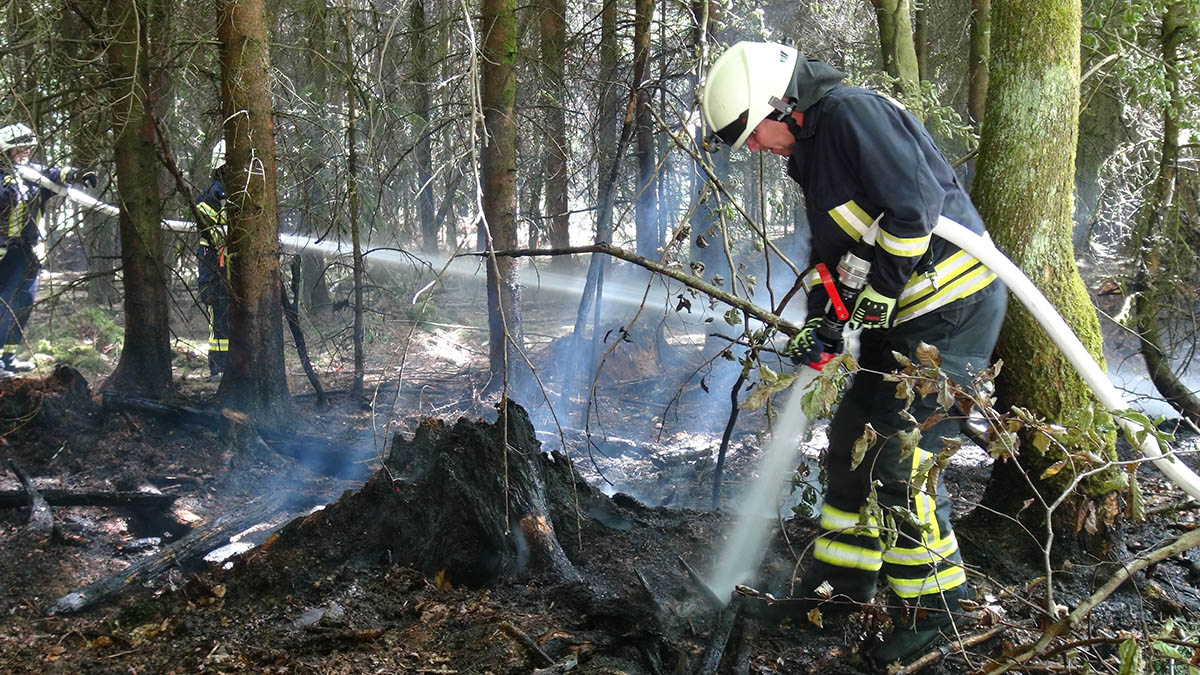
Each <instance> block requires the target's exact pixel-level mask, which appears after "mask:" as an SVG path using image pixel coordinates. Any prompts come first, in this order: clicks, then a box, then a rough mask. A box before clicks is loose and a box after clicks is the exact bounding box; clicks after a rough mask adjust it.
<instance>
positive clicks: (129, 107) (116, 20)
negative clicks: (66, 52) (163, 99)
mask: <svg viewBox="0 0 1200 675" xmlns="http://www.w3.org/2000/svg"><path fill="white" fill-rule="evenodd" d="M149 4H150V3H148V2H146V1H145V0H113V1H112V2H109V3H108V4H107V5H106V10H107V15H108V16H107V19H108V23H109V25H111V26H113V27H114V30H115V33H114V34H113V36H112V39H111V40H110V41H109V43H108V49H107V55H108V69H109V73H110V74H111V75H112V79H111V91H112V94H113V104H112V110H113V120H112V121H113V136H114V137H115V138H116V146H115V149H114V154H115V157H116V165H117V188H118V193H117V197H118V200H119V201H120V205H121V212H120V216H119V222H120V228H121V267H122V270H123V273H124V282H125V283H124V291H125V293H124V298H125V341H124V344H123V346H122V349H121V359H120V361H118V362H117V367H116V370H115V371H113V374H112V375H110V376H109V378H108V380H107V382H106V386H107V387H112V388H115V389H121V390H125V391H136V392H139V393H141V394H144V395H147V396H154V397H157V396H161V395H162V394H164V393H166V391H167V390H168V389H169V388H170V386H171V341H170V340H171V332H170V327H169V321H168V315H167V307H168V297H167V287H166V279H167V276H168V272H167V271H166V269H165V267H166V265H165V264H164V260H163V257H164V256H163V250H164V249H163V229H162V225H161V223H162V200H161V199H160V198H159V193H158V157H157V156H156V154H155V147H156V143H155V131H154V120H153V119H152V117H151V114H150V105H151V102H150V98H151V94H152V90H151V87H150V58H149V54H150V49H149V47H150V43H149V37H148V34H147V30H148V28H149V26H150V18H149V15H148V8H149Z"/></svg>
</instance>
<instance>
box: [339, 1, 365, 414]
mask: <svg viewBox="0 0 1200 675" xmlns="http://www.w3.org/2000/svg"><path fill="white" fill-rule="evenodd" d="M345 10H346V11H345V16H344V17H343V18H344V23H343V24H342V25H343V27H344V28H345V29H346V33H345V38H346V198H347V201H348V202H349V206H350V246H351V250H352V251H353V253H352V255H353V257H354V329H353V335H354V382H353V383H351V385H350V395H351V396H355V397H357V396H362V393H363V380H364V378H365V375H366V373H365V372H364V362H365V359H366V357H365V353H364V351H363V312H364V311H365V310H366V308H365V307H363V281H364V279H363V273H364V272H365V268H366V265H365V263H364V261H363V242H362V228H361V226H360V224H359V203H358V134H357V129H356V126H357V124H358V108H357V107H356V106H357V102H358V97H357V96H356V94H355V87H354V72H355V71H354V32H353V30H352V29H351V25H350V21H351V18H352V16H351V13H350V0H346V4H345Z"/></svg>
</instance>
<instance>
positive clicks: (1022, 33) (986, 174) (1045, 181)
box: [974, 0, 1124, 531]
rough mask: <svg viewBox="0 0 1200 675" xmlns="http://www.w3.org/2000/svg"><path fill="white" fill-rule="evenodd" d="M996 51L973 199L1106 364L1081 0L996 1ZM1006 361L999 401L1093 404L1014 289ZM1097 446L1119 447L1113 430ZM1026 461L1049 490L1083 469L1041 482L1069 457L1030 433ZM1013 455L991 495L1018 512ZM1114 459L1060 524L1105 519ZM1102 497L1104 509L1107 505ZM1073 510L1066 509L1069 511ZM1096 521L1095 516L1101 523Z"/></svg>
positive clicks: (1074, 419) (1076, 413)
mask: <svg viewBox="0 0 1200 675" xmlns="http://www.w3.org/2000/svg"><path fill="white" fill-rule="evenodd" d="M992 29H993V40H992V41H991V44H992V60H991V64H990V65H991V68H990V70H991V73H990V76H991V81H990V84H989V87H988V99H987V110H986V113H985V117H984V124H983V138H982V140H981V147H980V155H979V173H978V175H977V176H976V179H975V185H974V199H975V203H976V205H977V206H978V207H979V211H980V213H981V214H982V215H983V219H984V222H986V223H987V224H988V228H989V230H990V231H991V233H992V237H993V238H994V239H995V242H996V245H997V246H998V247H999V248H1000V249H1001V250H1002V251H1004V252H1005V253H1006V254H1008V255H1009V256H1010V257H1011V258H1012V260H1013V261H1014V262H1015V263H1016V264H1017V265H1018V266H1019V267H1020V268H1021V269H1022V270H1023V271H1024V272H1025V274H1026V275H1027V276H1028V277H1029V278H1030V279H1031V280H1032V281H1033V282H1034V283H1035V284H1036V285H1037V286H1038V287H1039V288H1040V289H1041V290H1042V292H1043V293H1045V295H1046V297H1047V298H1048V299H1049V300H1050V302H1051V303H1052V304H1053V305H1054V306H1055V307H1056V308H1057V309H1058V311H1059V313H1061V314H1062V315H1063V318H1064V319H1066V322H1067V324H1068V325H1069V326H1070V327H1071V329H1072V330H1074V331H1075V333H1076V334H1077V335H1078V336H1079V339H1080V340H1081V341H1082V342H1083V344H1084V345H1085V346H1086V347H1087V349H1088V351H1089V352H1090V353H1091V354H1092V355H1093V356H1094V357H1095V358H1096V359H1097V361H1098V362H1100V363H1101V365H1103V363H1104V362H1103V353H1102V343H1101V337H1100V327H1099V322H1098V320H1097V318H1096V312H1095V310H1094V309H1093V307H1092V304H1091V301H1090V298H1089V297H1088V294H1087V290H1086V288H1085V287H1084V284H1083V280H1082V279H1081V278H1080V276H1079V272H1078V269H1077V268H1076V266H1075V260H1074V252H1073V251H1072V247H1071V228H1072V220H1071V215H1072V211H1073V200H1072V194H1073V188H1074V175H1075V143H1076V139H1077V134H1078V127H1077V125H1078V120H1079V40H1080V37H1079V36H1080V5H1079V2H1078V0H1053V1H1051V2H1045V1H1044V0H994V1H993V2H992ZM996 354H997V356H998V357H999V358H1000V359H1002V360H1003V361H1004V369H1003V372H1002V373H1001V375H1000V377H999V379H998V381H997V395H998V398H999V401H1000V402H999V405H998V408H999V409H1000V410H1008V409H1009V408H1010V406H1013V405H1017V406H1022V407H1024V408H1027V409H1029V410H1030V411H1032V412H1033V413H1034V414H1036V415H1040V416H1042V417H1044V418H1045V419H1046V420H1048V421H1049V422H1052V423H1056V424H1061V425H1066V426H1074V425H1076V424H1077V423H1078V422H1079V421H1080V420H1081V419H1082V418H1086V417H1087V416H1088V415H1087V412H1088V411H1090V410H1091V409H1092V408H1093V406H1095V407H1096V409H1098V410H1099V409H1100V408H1099V404H1098V403H1095V401H1094V398H1093V396H1092V393H1091V391H1090V390H1089V389H1088V387H1087V385H1086V384H1085V383H1084V382H1083V380H1082V379H1081V378H1080V377H1079V376H1078V375H1077V374H1076V372H1075V369H1074V368H1073V367H1072V366H1071V365H1070V363H1069V362H1068V361H1067V359H1066V358H1065V357H1064V356H1063V354H1062V351H1061V350H1060V349H1059V348H1058V346H1057V345H1055V344H1054V342H1052V341H1051V340H1050V338H1049V336H1047V334H1046V333H1045V331H1043V330H1042V328H1041V326H1039V325H1038V323H1037V322H1036V320H1035V319H1034V318H1033V316H1032V315H1030V314H1029V312H1027V311H1026V310H1025V308H1024V306H1023V305H1021V303H1019V302H1017V301H1016V300H1015V299H1012V300H1010V302H1009V311H1008V317H1007V320H1006V322H1005V325H1004V329H1003V331H1002V332H1001V334H1000V341H999V344H998V345H997V347H996ZM1104 438H1105V439H1106V443H1104V444H1103V446H1102V447H1100V448H1090V449H1091V450H1093V451H1097V452H1099V453H1100V454H1101V455H1103V456H1106V457H1108V458H1115V450H1114V444H1115V437H1114V436H1113V435H1112V434H1108V435H1106V436H1104ZM1021 440H1022V443H1021V448H1020V455H1019V467H1020V468H1021V469H1023V470H1024V471H1025V472H1026V473H1027V474H1028V476H1029V478H1030V479H1031V480H1033V481H1034V482H1035V483H1037V485H1038V488H1039V490H1040V491H1041V492H1042V494H1043V495H1045V497H1046V498H1047V499H1048V500H1052V499H1054V498H1056V497H1057V496H1058V495H1059V494H1061V491H1062V490H1063V489H1064V488H1065V486H1067V485H1068V484H1069V481H1071V480H1073V479H1074V477H1075V476H1074V473H1073V470H1072V468H1071V467H1070V466H1068V468H1066V469H1064V470H1062V471H1060V472H1058V473H1057V474H1055V475H1053V476H1051V477H1050V478H1049V479H1048V480H1047V481H1045V482H1041V481H1039V480H1038V479H1039V477H1040V476H1041V475H1042V473H1043V471H1044V470H1045V469H1046V468H1048V467H1049V466H1051V465H1052V464H1053V463H1054V462H1056V461H1058V460H1060V459H1063V458H1064V453H1063V451H1062V450H1060V449H1055V448H1054V447H1053V446H1051V448H1050V449H1049V451H1047V452H1043V451H1040V450H1038V448H1037V447H1035V444H1034V442H1033V438H1032V437H1031V436H1030V435H1028V434H1026V435H1024V436H1023V437H1022V439H1021ZM1016 470H1017V465H1016V464H1014V463H1013V462H1008V463H1001V462H998V463H997V464H996V468H995V470H994V471H993V475H992V480H991V483H990V484H989V486H988V491H987V495H986V497H985V502H986V503H988V504H989V505H990V506H992V507H993V508H996V509H998V510H1001V511H1004V512H1007V513H1017V512H1018V511H1019V510H1020V508H1021V506H1022V501H1023V500H1024V498H1025V497H1026V496H1027V495H1025V494H1021V493H1020V486H1022V485H1026V484H1027V481H1026V480H1025V478H1023V477H1021V476H1019V475H1014V474H1013V472H1014V471H1016ZM1122 475H1123V474H1121V473H1119V472H1117V471H1115V470H1108V471H1104V472H1101V473H1098V474H1096V475H1093V476H1092V477H1091V478H1088V479H1087V480H1085V481H1084V483H1083V485H1082V487H1083V490H1082V493H1083V494H1084V495H1086V496H1085V498H1083V499H1079V500H1073V501H1072V502H1071V506H1072V508H1064V509H1062V510H1060V511H1058V512H1056V513H1055V515H1054V520H1055V522H1056V523H1058V524H1063V523H1064V522H1069V523H1072V524H1073V525H1074V529H1076V530H1077V529H1078V526H1077V525H1078V524H1079V523H1087V524H1089V529H1091V530H1094V531H1095V530H1100V529H1103V528H1102V524H1103V522H1104V521H1105V520H1107V516H1106V517H1103V518H1096V517H1092V516H1095V515H1098V514H1109V515H1111V514H1112V513H1113V510H1112V509H1111V506H1112V502H1111V500H1112V491H1113V490H1114V489H1116V488H1119V487H1122V486H1123V485H1124V483H1123V481H1122ZM1101 503H1104V506H1105V507H1107V508H1104V509H1098V508H1097V506H1099V505H1100V504H1101ZM1064 519H1065V520H1064ZM1093 524H1095V525H1094V527H1093V526H1092V525H1093Z"/></svg>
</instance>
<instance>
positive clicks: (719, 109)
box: [700, 42, 800, 150]
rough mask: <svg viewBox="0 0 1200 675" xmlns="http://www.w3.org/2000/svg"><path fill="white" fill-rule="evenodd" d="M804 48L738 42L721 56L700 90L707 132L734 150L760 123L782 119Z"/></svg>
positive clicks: (787, 108) (770, 43)
mask: <svg viewBox="0 0 1200 675" xmlns="http://www.w3.org/2000/svg"><path fill="white" fill-rule="evenodd" d="M799 58H800V52H799V51H797V50H796V48H795V47H789V46H787V45H783V44H779V43H777V42H739V43H737V44H735V45H733V46H732V47H730V48H729V49H727V50H725V53H724V54H721V56H720V58H718V59H717V62H716V63H714V64H713V65H712V68H711V69H709V71H708V77H707V78H705V80H704V85H703V89H702V90H701V92H700V111H701V113H702V114H703V115H704V123H705V124H706V125H707V126H708V128H709V130H710V131H711V132H713V133H715V134H716V135H717V137H718V138H720V139H721V140H722V141H724V142H725V143H726V144H727V145H729V147H730V148H732V149H734V150H737V149H738V148H740V147H742V144H743V143H745V142H746V139H747V138H749V137H750V134H751V133H753V132H754V128H755V127H757V126H758V123H759V122H761V121H763V120H764V119H766V118H768V117H772V118H775V119H778V118H781V117H782V116H783V115H784V114H785V109H786V110H790V108H789V107H787V106H786V104H785V102H784V97H785V96H786V94H787V90H788V87H789V86H790V85H791V83H792V75H793V72H794V71H795V69H796V62H797V61H798V60H799Z"/></svg>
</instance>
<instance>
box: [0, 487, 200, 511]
mask: <svg viewBox="0 0 1200 675" xmlns="http://www.w3.org/2000/svg"><path fill="white" fill-rule="evenodd" d="M40 492H41V496H42V498H43V499H44V500H45V501H46V503H47V504H49V505H50V506H140V507H146V508H155V509H164V508H167V507H168V506H170V505H171V504H172V503H173V502H174V501H175V499H176V498H177V497H178V495H167V494H162V493H161V492H129V491H113V490H59V489H48V490H41V491H40ZM28 501H29V499H28V495H27V493H26V492H25V491H24V490H0V509H12V508H20V507H22V506H28V505H29V504H28Z"/></svg>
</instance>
